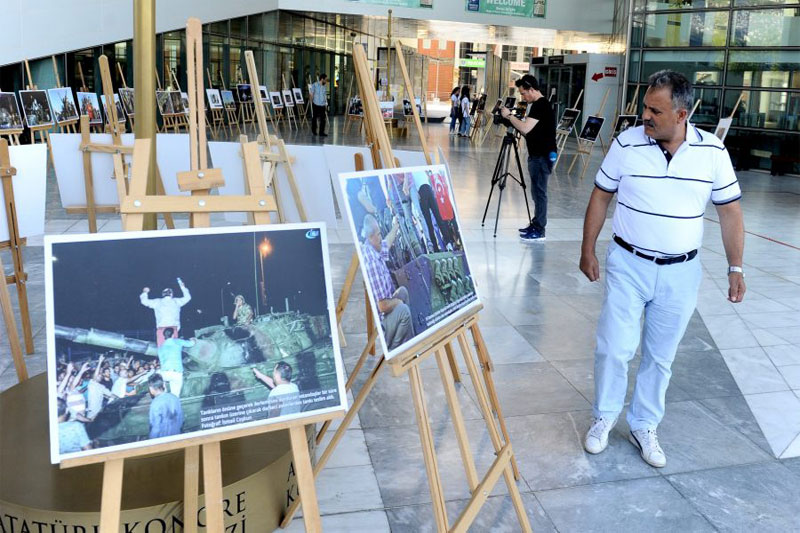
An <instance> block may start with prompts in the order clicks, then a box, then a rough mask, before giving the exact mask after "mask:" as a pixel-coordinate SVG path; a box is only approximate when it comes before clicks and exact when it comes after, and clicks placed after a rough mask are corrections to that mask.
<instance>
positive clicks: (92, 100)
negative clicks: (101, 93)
mask: <svg viewBox="0 0 800 533" xmlns="http://www.w3.org/2000/svg"><path fill="white" fill-rule="evenodd" d="M78 106H79V107H80V109H81V115H86V116H87V117H89V124H102V123H103V115H102V114H101V113H100V101H99V100H98V99H97V95H96V94H95V93H80V92H79V93H78Z"/></svg>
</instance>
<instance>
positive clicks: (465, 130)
mask: <svg viewBox="0 0 800 533" xmlns="http://www.w3.org/2000/svg"><path fill="white" fill-rule="evenodd" d="M470 118H471V117H470V116H469V115H467V116H465V117H464V119H463V120H462V121H461V129H460V130H459V131H458V133H460V134H461V135H469V124H470Z"/></svg>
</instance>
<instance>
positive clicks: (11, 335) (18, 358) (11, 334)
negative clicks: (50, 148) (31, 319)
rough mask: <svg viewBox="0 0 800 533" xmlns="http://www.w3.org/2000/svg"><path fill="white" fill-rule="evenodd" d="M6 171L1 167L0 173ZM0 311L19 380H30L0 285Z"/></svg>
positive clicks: (5, 291) (4, 288)
mask: <svg viewBox="0 0 800 533" xmlns="http://www.w3.org/2000/svg"><path fill="white" fill-rule="evenodd" d="M5 171H6V169H3V168H2V167H0V172H5ZM3 268H4V267H3V259H2V258H1V257H0V271H2V269H3ZM0 311H2V312H3V322H5V324H6V334H7V335H8V344H9V346H10V347H11V359H12V360H13V361H14V369H15V370H16V371H17V379H19V381H20V382H22V381H25V380H26V379H28V368H27V367H26V366H25V359H24V358H23V357H22V346H21V345H20V343H19V333H18V332H17V323H16V320H15V319H14V311H13V310H12V309H11V296H10V295H9V294H8V286H6V284H5V283H0Z"/></svg>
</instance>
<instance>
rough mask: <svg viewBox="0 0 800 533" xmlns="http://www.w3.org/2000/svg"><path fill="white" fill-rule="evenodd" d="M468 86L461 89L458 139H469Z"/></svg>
mask: <svg viewBox="0 0 800 533" xmlns="http://www.w3.org/2000/svg"><path fill="white" fill-rule="evenodd" d="M470 103H471V102H470V98H469V85H464V86H463V87H462V88H461V116H462V117H463V118H462V119H461V129H460V130H459V132H458V136H459V137H469V106H470Z"/></svg>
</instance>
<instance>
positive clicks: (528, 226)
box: [519, 222, 533, 233]
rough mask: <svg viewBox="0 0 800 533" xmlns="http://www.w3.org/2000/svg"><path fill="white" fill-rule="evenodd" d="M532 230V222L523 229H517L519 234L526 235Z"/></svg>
mask: <svg viewBox="0 0 800 533" xmlns="http://www.w3.org/2000/svg"><path fill="white" fill-rule="evenodd" d="M532 229H533V222H531V223H530V224H528V225H527V226H525V227H524V228H519V232H520V233H528V232H530V231H531V230H532Z"/></svg>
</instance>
